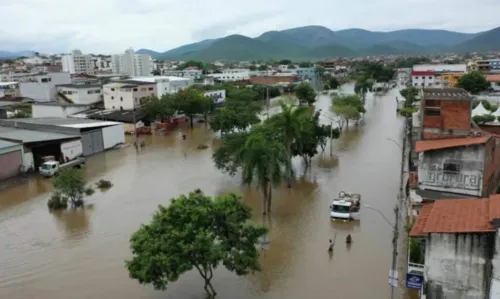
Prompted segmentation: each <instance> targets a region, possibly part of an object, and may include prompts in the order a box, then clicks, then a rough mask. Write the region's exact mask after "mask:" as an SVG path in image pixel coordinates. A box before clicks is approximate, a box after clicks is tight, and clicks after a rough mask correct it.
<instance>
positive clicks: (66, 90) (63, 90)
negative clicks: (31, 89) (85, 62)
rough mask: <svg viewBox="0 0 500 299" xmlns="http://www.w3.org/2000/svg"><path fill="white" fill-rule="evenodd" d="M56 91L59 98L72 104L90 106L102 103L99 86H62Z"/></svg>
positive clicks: (57, 87)
mask: <svg viewBox="0 0 500 299" xmlns="http://www.w3.org/2000/svg"><path fill="white" fill-rule="evenodd" d="M56 89H57V92H58V95H59V97H60V98H63V99H64V100H65V101H66V102H69V103H72V104H83V105H90V104H95V103H98V102H100V101H102V88H101V85H91V84H63V85H58V86H56Z"/></svg>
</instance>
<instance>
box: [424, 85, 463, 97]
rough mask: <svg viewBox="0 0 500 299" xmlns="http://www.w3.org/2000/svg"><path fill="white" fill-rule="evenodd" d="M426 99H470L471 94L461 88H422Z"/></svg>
mask: <svg viewBox="0 0 500 299" xmlns="http://www.w3.org/2000/svg"><path fill="white" fill-rule="evenodd" d="M423 93H424V98H425V99H426V100H471V99H472V98H471V96H470V95H469V93H468V92H467V91H465V90H464V89H462V88H453V87H452V88H424V89H423Z"/></svg>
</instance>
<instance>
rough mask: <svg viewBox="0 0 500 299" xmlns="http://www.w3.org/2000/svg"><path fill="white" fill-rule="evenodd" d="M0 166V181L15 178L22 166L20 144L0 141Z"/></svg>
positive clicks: (21, 147) (21, 148)
mask: <svg viewBox="0 0 500 299" xmlns="http://www.w3.org/2000/svg"><path fill="white" fill-rule="evenodd" d="M0 165H2V167H0V181H1V180H5V179H8V178H11V177H14V176H17V175H18V174H19V171H20V168H19V165H23V146H22V144H20V143H17V142H10V141H5V140H0Z"/></svg>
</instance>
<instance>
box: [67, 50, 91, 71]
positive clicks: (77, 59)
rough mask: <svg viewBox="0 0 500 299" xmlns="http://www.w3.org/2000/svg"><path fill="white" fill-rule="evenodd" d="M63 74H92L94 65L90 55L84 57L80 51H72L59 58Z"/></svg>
mask: <svg viewBox="0 0 500 299" xmlns="http://www.w3.org/2000/svg"><path fill="white" fill-rule="evenodd" d="M61 62H62V69H63V72H67V73H70V74H93V73H94V65H93V62H92V56H91V55H84V54H82V51H80V50H73V51H71V53H70V54H65V55H62V57H61Z"/></svg>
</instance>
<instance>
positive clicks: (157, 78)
mask: <svg viewBox="0 0 500 299" xmlns="http://www.w3.org/2000/svg"><path fill="white" fill-rule="evenodd" d="M131 80H133V81H141V82H150V83H155V82H156V80H170V81H186V80H190V79H189V78H184V77H174V76H151V77H132V79H131Z"/></svg>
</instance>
